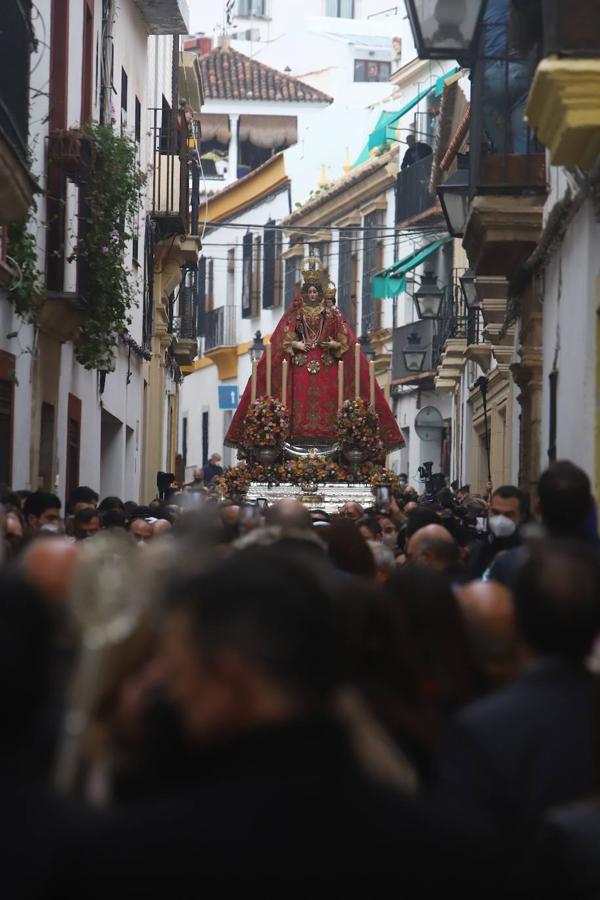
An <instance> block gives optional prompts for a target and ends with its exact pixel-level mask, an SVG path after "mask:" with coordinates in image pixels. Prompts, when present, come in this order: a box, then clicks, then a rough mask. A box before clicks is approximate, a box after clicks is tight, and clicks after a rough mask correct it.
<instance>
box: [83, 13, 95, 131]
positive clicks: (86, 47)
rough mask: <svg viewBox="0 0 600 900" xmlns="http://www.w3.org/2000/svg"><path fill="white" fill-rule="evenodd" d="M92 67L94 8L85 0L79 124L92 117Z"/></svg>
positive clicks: (86, 121)
mask: <svg viewBox="0 0 600 900" xmlns="http://www.w3.org/2000/svg"><path fill="white" fill-rule="evenodd" d="M93 68H94V9H93V4H92V3H91V0H85V6H84V12H83V55H82V61H81V124H82V125H85V124H87V123H88V122H90V121H91V119H92V81H93V78H92V69H93Z"/></svg>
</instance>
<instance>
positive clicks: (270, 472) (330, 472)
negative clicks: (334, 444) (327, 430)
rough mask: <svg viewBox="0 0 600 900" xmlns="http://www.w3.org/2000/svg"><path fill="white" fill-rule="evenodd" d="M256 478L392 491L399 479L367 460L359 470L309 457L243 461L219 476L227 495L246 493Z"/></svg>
mask: <svg viewBox="0 0 600 900" xmlns="http://www.w3.org/2000/svg"><path fill="white" fill-rule="evenodd" d="M252 481H256V482H259V483H260V482H262V483H264V484H267V483H268V484H294V485H299V484H304V483H308V482H314V483H316V484H325V483H328V482H329V483H334V484H352V483H356V484H371V486H372V487H376V486H377V485H378V484H387V485H389V486H390V487H391V488H392V490H394V489H395V484H396V483H397V481H398V478H397V476H396V475H395V473H394V472H392V471H391V470H389V469H384V468H383V467H381V466H378V465H376V464H374V463H372V462H366V463H363V465H361V466H359V467H358V468H357V469H352V468H350V467H349V466H344V465H340V464H339V463H336V462H332V461H331V460H323V459H317V458H315V459H306V460H298V459H294V460H288V461H287V462H283V463H279V464H277V465H274V466H262V465H260V464H258V463H245V462H243V463H240V464H239V465H237V466H235V467H234V468H232V469H228V470H227V471H226V472H225V474H224V475H222V476H221V477H220V478H219V479H215V483H218V487H219V490H220V491H221V493H222V494H223V495H224V496H225V497H239V496H241V495H242V494H245V493H246V491H247V490H248V488H249V486H250V483H251V482H252Z"/></svg>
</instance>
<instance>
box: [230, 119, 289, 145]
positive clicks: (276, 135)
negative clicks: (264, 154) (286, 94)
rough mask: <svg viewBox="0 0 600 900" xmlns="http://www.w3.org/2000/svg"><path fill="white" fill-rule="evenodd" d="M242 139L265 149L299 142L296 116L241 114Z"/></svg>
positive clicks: (240, 132) (240, 133) (240, 134)
mask: <svg viewBox="0 0 600 900" xmlns="http://www.w3.org/2000/svg"><path fill="white" fill-rule="evenodd" d="M239 138H240V141H250V143H251V144H254V146H255V147H261V148H262V149H263V150H277V149H278V148H279V147H291V146H292V144H296V143H297V142H298V119H297V118H296V116H240V130H239Z"/></svg>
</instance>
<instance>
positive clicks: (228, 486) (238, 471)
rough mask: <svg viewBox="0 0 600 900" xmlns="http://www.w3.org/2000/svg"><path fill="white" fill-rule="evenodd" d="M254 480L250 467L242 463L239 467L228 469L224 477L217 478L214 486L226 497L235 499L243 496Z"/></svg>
mask: <svg viewBox="0 0 600 900" xmlns="http://www.w3.org/2000/svg"><path fill="white" fill-rule="evenodd" d="M252 480H253V474H252V471H251V469H250V467H249V466H248V465H247V464H246V463H240V464H239V466H234V467H233V468H232V469H227V470H226V471H225V472H224V473H223V475H219V477H218V478H215V481H214V484H215V486H216V488H217V490H218V491H219V492H220V493H222V494H223V496H224V497H229V498H234V497H241V496H243V495H244V494H245V493H246V492H247V490H248V488H249V487H250V482H251V481H252Z"/></svg>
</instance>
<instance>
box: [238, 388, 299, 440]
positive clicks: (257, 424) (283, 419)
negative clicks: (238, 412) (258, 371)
mask: <svg viewBox="0 0 600 900" xmlns="http://www.w3.org/2000/svg"><path fill="white" fill-rule="evenodd" d="M289 433H290V419H289V415H288V411H287V407H285V406H284V405H283V403H281V401H280V400H276V399H275V397H261V399H260V400H256V401H255V402H254V403H252V404H251V405H250V407H249V408H248V413H247V414H246V418H245V419H244V429H243V435H244V436H243V446H242V449H243V450H244V451H245V452H246V454H248V453H251V452H252V450H253V448H254V447H280V446H281V445H282V444H283V442H284V441H285V440H286V439H287V438H288V437H289Z"/></svg>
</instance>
